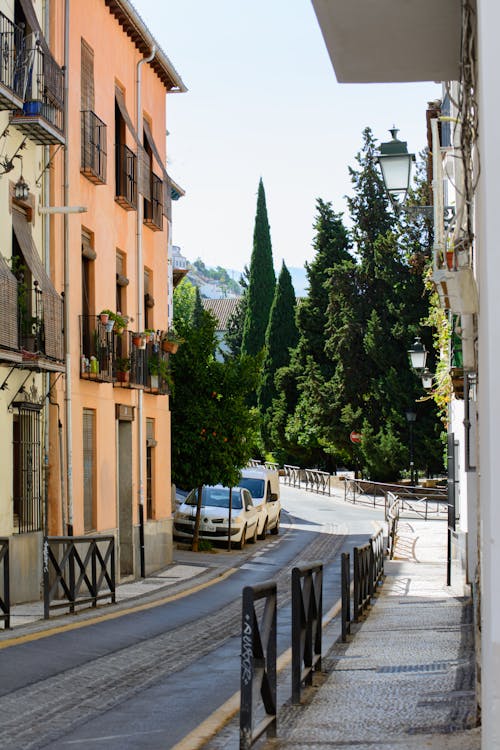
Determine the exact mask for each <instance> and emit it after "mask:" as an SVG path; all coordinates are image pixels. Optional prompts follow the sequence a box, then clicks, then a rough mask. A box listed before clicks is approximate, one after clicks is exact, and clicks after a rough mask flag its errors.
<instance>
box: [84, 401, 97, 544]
mask: <svg viewBox="0 0 500 750" xmlns="http://www.w3.org/2000/svg"><path fill="white" fill-rule="evenodd" d="M94 475H95V411H94V409H84V410H83V526H84V531H85V532H88V531H92V530H93V529H94V528H95V525H94V486H95V485H94Z"/></svg>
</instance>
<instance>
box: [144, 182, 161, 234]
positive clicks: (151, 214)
mask: <svg viewBox="0 0 500 750" xmlns="http://www.w3.org/2000/svg"><path fill="white" fill-rule="evenodd" d="M144 223H145V224H147V226H148V227H150V228H151V229H153V230H154V231H156V232H158V231H161V230H162V229H163V180H162V179H161V178H160V177H158V176H157V175H155V174H154V172H152V173H151V200H145V201H144Z"/></svg>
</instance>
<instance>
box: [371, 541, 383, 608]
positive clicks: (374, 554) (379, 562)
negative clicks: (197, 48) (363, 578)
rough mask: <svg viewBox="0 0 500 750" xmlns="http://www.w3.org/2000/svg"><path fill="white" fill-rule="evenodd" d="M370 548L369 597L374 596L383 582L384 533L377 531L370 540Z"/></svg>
mask: <svg viewBox="0 0 500 750" xmlns="http://www.w3.org/2000/svg"><path fill="white" fill-rule="evenodd" d="M370 546H371V563H370V564H371V571H370V581H371V595H372V596H375V594H376V593H377V587H378V586H379V585H380V584H381V583H382V582H383V580H384V532H383V531H382V529H379V530H378V531H377V533H376V534H374V535H373V536H372V538H371V539H370Z"/></svg>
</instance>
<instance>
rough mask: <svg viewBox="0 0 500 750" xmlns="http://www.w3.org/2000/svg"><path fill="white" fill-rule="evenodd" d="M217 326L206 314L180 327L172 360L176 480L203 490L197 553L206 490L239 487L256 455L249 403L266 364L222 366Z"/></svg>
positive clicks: (247, 360) (248, 361)
mask: <svg viewBox="0 0 500 750" xmlns="http://www.w3.org/2000/svg"><path fill="white" fill-rule="evenodd" d="M215 326H216V321H215V318H214V317H213V315H211V314H210V313H208V312H206V311H204V310H202V311H201V315H200V319H199V320H198V321H197V323H196V324H195V323H193V325H185V326H179V328H178V332H179V334H180V335H181V336H183V338H184V339H185V341H184V343H183V344H182V346H181V347H180V348H179V352H178V353H177V354H176V355H175V357H172V360H173V362H172V376H173V379H174V382H175V390H174V394H173V396H172V399H171V428H172V479H173V481H174V482H175V483H176V484H177V485H178V486H179V487H186V488H189V487H197V488H198V505H197V513H196V522H195V530H194V535H193V550H197V549H198V535H199V523H200V513H201V497H202V496H201V488H202V486H203V485H204V484H218V483H219V482H220V483H222V484H225V485H228V486H230V487H231V486H232V485H233V484H235V483H236V481H237V477H238V472H239V470H240V469H241V468H242V467H243V466H244V465H245V464H246V463H247V462H248V459H249V458H250V457H251V455H252V453H253V450H254V438H255V432H256V415H255V412H252V411H251V410H250V409H249V408H248V406H247V405H246V399H247V396H248V393H249V392H253V391H254V390H255V387H256V384H257V379H258V373H259V370H260V367H261V362H260V361H259V359H258V358H255V357H249V356H248V357H240V358H237V359H234V360H231V361H229V362H225V363H222V362H218V361H217V360H216V359H215V349H216V346H217V338H216V335H215Z"/></svg>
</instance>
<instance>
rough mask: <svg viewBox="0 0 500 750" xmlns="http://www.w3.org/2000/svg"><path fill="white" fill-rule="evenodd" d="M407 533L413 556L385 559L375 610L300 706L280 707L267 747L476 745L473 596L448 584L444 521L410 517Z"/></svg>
mask: <svg viewBox="0 0 500 750" xmlns="http://www.w3.org/2000/svg"><path fill="white" fill-rule="evenodd" d="M400 534H401V539H400V544H399V545H398V547H397V554H398V552H399V554H400V556H404V557H405V558H406V559H402V560H398V559H395V560H394V561H386V564H385V572H386V579H385V582H384V584H383V586H382V587H381V591H380V594H379V596H378V598H377V599H376V601H375V602H374V604H373V606H372V608H371V611H370V612H369V614H368V615H367V617H366V618H365V619H364V621H363V622H361V623H359V624H356V625H354V627H353V630H352V634H351V636H349V637H348V642H347V643H341V642H340V641H337V642H336V643H335V645H334V646H333V648H332V649H331V650H330V651H329V653H328V654H327V656H326V658H324V660H323V668H324V671H325V672H326V675H323V676H322V677H321V679H320V680H319V681H318V682H319V684H318V685H317V686H316V687H313V688H312V689H311V690H310V692H309V694H308V695H307V697H306V698H305V700H304V702H303V705H301V706H291V705H290V703H287V704H285V705H284V706H283V707H282V708H281V710H280V714H279V724H278V737H277V738H276V739H273V740H268V741H267V742H266V744H265V745H264V747H265V748H266V750H271V749H272V750H278V749H280V750H281V749H282V748H290V750H306V749H307V750H310V749H311V748H322V749H323V748H325V749H327V748H336V749H337V750H341V749H342V748H345V749H346V750H347V748H350V749H351V750H352V748H356V749H357V750H365V748H366V750H368V749H370V750H373V748H374V747H376V748H384V749H385V750H396V749H397V750H401V748H402V747H406V748H431V749H432V750H445V749H447V748H453V750H479V748H480V746H481V741H480V729H479V728H477V727H476V724H477V714H476V701H475V675H474V645H473V624H472V613H471V602H470V600H469V599H468V597H467V596H464V595H463V593H464V587H463V582H462V581H461V580H456V581H455V582H454V585H453V581H452V586H451V587H447V586H446V557H445V554H446V525H445V524H444V523H442V522H439V521H432V522H423V521H415V522H413V521H408V522H405V523H403V524H402V525H401V528H400ZM410 542H411V543H410ZM409 549H411V554H410V555H408V552H407V551H408V550H409ZM401 550H404V552H403V554H402V555H401Z"/></svg>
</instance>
